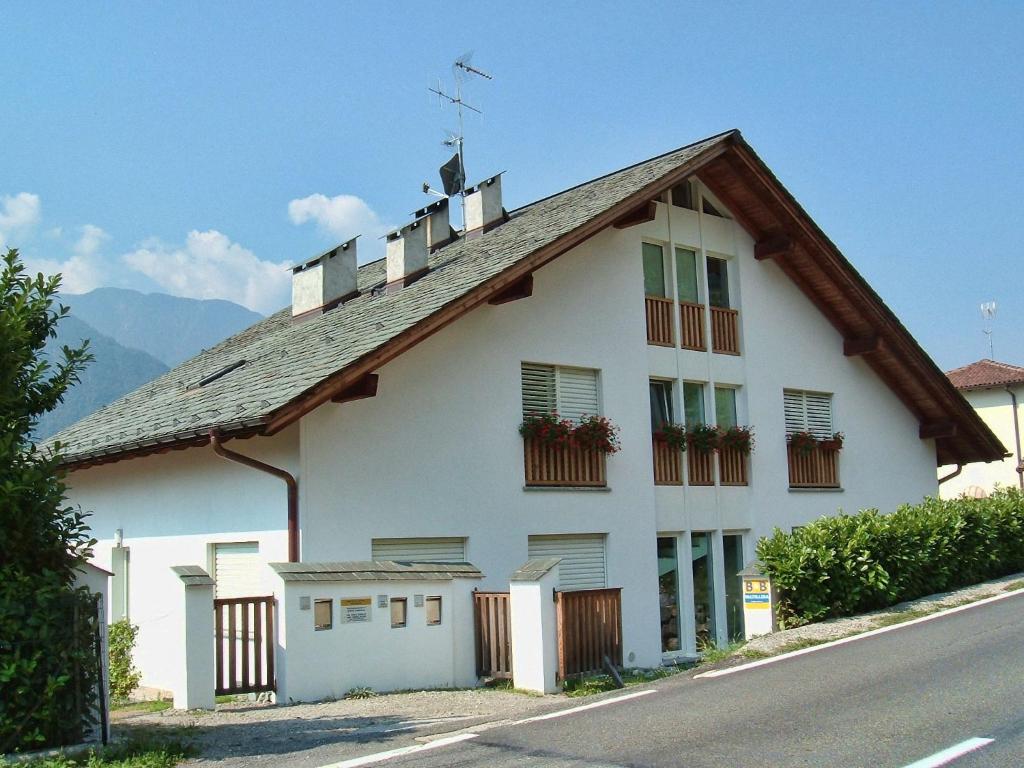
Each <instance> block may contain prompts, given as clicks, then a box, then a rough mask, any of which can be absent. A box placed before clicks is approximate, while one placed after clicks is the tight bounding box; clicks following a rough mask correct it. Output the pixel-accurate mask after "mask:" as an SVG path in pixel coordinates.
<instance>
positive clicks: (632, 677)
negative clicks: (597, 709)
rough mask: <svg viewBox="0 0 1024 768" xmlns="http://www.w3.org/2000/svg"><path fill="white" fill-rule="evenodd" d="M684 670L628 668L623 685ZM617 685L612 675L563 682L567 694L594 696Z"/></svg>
mask: <svg viewBox="0 0 1024 768" xmlns="http://www.w3.org/2000/svg"><path fill="white" fill-rule="evenodd" d="M681 671H682V668H681V667H679V668H675V667H658V668H657V669H627V670H626V671H624V672H623V673H622V683H623V687H625V688H629V687H630V686H632V685H640V684H641V683H650V682H652V681H654V680H660V679H662V678H663V677H671V676H672V675H676V674H678V673H679V672H681ZM616 688H617V686H616V685H615V681H614V680H613V679H612V676H611V675H591V676H590V677H577V678H570V679H568V680H566V681H565V682H564V683H563V684H562V690H563V691H565V695H566V696H571V697H573V698H575V697H578V696H593V695H595V694H598V693H605V692H607V691H614V690H616Z"/></svg>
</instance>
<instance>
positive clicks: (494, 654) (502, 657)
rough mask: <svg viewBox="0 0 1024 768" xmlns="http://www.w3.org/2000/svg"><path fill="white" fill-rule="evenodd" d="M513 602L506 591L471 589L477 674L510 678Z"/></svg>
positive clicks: (501, 678) (502, 678)
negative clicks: (473, 590)
mask: <svg viewBox="0 0 1024 768" xmlns="http://www.w3.org/2000/svg"><path fill="white" fill-rule="evenodd" d="M511 607H512V603H511V600H510V599H509V593H508V592H474V593H473V617H474V620H473V625H474V627H475V630H476V632H475V634H476V674H477V676H478V677H492V678H497V679H500V680H511V679H512V618H511Z"/></svg>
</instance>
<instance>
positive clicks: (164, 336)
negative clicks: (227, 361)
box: [36, 288, 262, 439]
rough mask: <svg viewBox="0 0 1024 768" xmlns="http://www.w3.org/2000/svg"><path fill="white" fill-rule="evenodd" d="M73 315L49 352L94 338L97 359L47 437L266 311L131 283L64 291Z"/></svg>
mask: <svg viewBox="0 0 1024 768" xmlns="http://www.w3.org/2000/svg"><path fill="white" fill-rule="evenodd" d="M61 301H62V303H64V304H66V305H67V306H69V307H71V316H70V317H67V318H65V319H64V320H63V321H61V323H60V325H59V326H58V337H57V338H56V339H55V340H53V342H51V344H49V345H48V347H47V349H48V350H49V351H51V352H52V351H54V350H59V349H60V348H61V347H62V346H64V345H67V346H76V345H78V344H80V343H81V340H82V339H89V340H90V347H91V350H92V353H93V355H94V356H95V358H96V359H95V360H94V361H93V362H92V363H90V364H89V366H88V368H86V370H85V372H84V373H83V374H82V381H81V382H80V383H79V384H77V385H76V386H74V387H73V388H72V389H71V390H70V391H69V392H68V393H67V394H66V395H65V397H64V402H63V403H62V404H61V405H60V406H59V407H58V408H57V409H56V410H54V411H52V412H51V413H48V414H46V415H44V416H43V418H42V419H40V421H39V426H38V427H37V429H36V435H37V437H38V438H40V439H42V438H46V437H49V436H50V435H52V434H54V433H56V432H59V431H60V430H62V429H63V428H64V427H66V426H69V425H71V424H73V423H75V422H76V421H78V420H79V419H81V418H83V417H84V416H87V415H88V414H90V413H92V412H93V411H95V410H96V409H97V408H100V407H102V406H104V405H106V404H107V403H111V402H113V401H114V400H116V399H117V398H119V397H120V396H121V395H124V394H127V393H128V392H131V391H132V390H133V389H135V388H137V387H139V386H141V385H142V384H145V383H146V382H147V381H151V380H152V379H154V378H156V377H157V376H159V375H160V374H162V373H164V372H165V371H167V370H169V369H170V368H173V367H174V366H175V365H177V364H178V363H180V362H183V361H185V360H187V359H188V358H190V357H192V356H193V355H196V354H198V353H199V352H201V351H202V350H204V349H207V348H209V347H211V346H213V345H214V344H216V343H217V342H219V341H222V340H223V339H225V338H227V337H228V336H230V335H231V334H233V333H237V332H238V331H240V330H242V329H244V328H248V327H249V326H250V325H252V324H253V323H255V322H257V321H258V320H261V319H262V315H259V314H257V313H255V312H252V311H250V310H248V309H246V308H245V307H242V306H240V305H238V304H234V303H232V302H230V301H222V300H220V299H213V300H200V299H183V298H179V297H177V296H168V295H166V294H162V293H140V292H139V291H132V290H128V289H125V288H97V289H96V290H94V291H90V292H89V293H83V294H64V295H62V296H61Z"/></svg>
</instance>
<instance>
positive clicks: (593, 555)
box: [528, 533, 608, 590]
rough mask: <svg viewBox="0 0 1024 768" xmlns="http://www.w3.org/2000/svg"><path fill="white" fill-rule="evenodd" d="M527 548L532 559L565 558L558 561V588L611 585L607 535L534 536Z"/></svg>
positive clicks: (595, 587) (591, 587)
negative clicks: (606, 545) (606, 553)
mask: <svg viewBox="0 0 1024 768" xmlns="http://www.w3.org/2000/svg"><path fill="white" fill-rule="evenodd" d="M528 550H529V556H530V559H531V560H533V559H535V558H544V557H560V558H562V562H561V563H559V564H558V587H559V589H564V590H568V589H599V588H601V587H606V586H608V579H607V571H606V568H605V536H604V534H601V533H583V534H571V535H565V536H562V535H559V536H531V537H530V538H529V544H528Z"/></svg>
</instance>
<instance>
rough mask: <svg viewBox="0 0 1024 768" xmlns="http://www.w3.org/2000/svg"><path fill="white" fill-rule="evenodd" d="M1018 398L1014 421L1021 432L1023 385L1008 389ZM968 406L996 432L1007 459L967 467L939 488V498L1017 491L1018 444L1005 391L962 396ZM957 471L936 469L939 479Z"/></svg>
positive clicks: (973, 391)
mask: <svg viewBox="0 0 1024 768" xmlns="http://www.w3.org/2000/svg"><path fill="white" fill-rule="evenodd" d="M1011 389H1012V390H1013V392H1014V394H1016V395H1017V421H1018V423H1019V427H1020V429H1021V430H1022V431H1024V384H1018V385H1017V386H1015V387H1012V388H1011ZM962 394H963V396H964V397H965V398H967V402H969V403H970V404H971V406H972V407H973V408H974V410H976V411H977V412H978V415H979V416H981V418H982V421H984V422H985V423H986V424H988V426H989V428H991V430H992V431H993V432H995V434H996V437H998V438H999V441H1000V442H1001V443H1002V444H1003V446H1004V447H1005V448H1006V450H1007V451H1009V452H1010V456H1009V457H1008V458H1006V459H1003V460H1002V461H993V462H990V463H988V464H981V463H979V464H968V465H967V466H965V467H964V469H963V472H961V473H960V474H959V475H957V476H956V477H954V478H953V479H952V480H949V481H947V482H945V483H943V484H942V486H941V488H942V491H941V495H942V498H944V499H952V498H955V497H957V496H959V495H961V494H963V493H966V494H967V495H969V496H977V495H980V494H982V493H984V494H986V495H987V494H988V493H991V492H992V490H993V489H994V488H995V487H996V486H997V485H1002V486H1010V487H1018V488H1019V487H1020V475H1018V474H1017V444H1016V436H1015V434H1014V427H1013V406H1012V403H1011V401H1010V395H1009V393H1008V392H1007V391H1006V389H1005V388H993V389H975V390H971V391H968V392H963V393H962ZM955 469H956V467H952V466H945V467H940V468H939V476H940V477H941V476H943V475H948V474H949V473H950V472H952V471H954V470H955Z"/></svg>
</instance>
